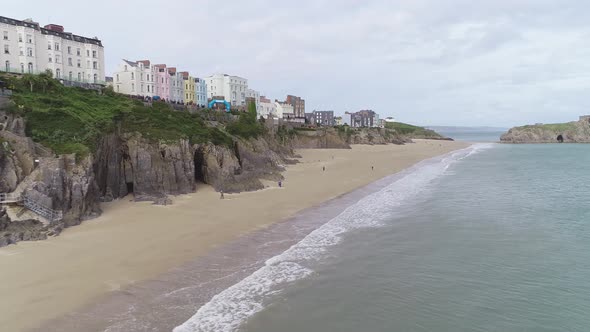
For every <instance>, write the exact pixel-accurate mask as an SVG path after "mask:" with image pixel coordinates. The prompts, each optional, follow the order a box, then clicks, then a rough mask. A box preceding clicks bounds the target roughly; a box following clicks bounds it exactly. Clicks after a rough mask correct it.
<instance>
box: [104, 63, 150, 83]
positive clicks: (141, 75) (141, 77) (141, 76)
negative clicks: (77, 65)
mask: <svg viewBox="0 0 590 332" xmlns="http://www.w3.org/2000/svg"><path fill="white" fill-rule="evenodd" d="M95 63H96V62H95ZM139 76H140V79H141V80H142V81H143V73H141V74H139Z"/></svg>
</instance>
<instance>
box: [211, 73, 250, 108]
mask: <svg viewBox="0 0 590 332" xmlns="http://www.w3.org/2000/svg"><path fill="white" fill-rule="evenodd" d="M205 81H206V82H207V93H208V97H209V98H213V97H215V96H223V97H224V98H225V100H226V101H229V102H230V103H231V105H232V106H246V92H247V90H248V80H247V79H245V78H242V77H238V76H229V75H227V74H213V75H211V76H209V77H206V78H205Z"/></svg>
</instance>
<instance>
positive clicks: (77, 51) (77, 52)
mask: <svg viewBox="0 0 590 332" xmlns="http://www.w3.org/2000/svg"><path fill="white" fill-rule="evenodd" d="M76 55H77V56H80V49H79V48H77V49H76Z"/></svg>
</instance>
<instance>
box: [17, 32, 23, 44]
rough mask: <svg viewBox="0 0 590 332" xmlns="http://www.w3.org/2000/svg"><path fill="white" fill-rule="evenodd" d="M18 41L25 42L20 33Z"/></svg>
mask: <svg viewBox="0 0 590 332" xmlns="http://www.w3.org/2000/svg"><path fill="white" fill-rule="evenodd" d="M18 41H19V43H22V42H23V35H21V34H20V33H19V34H18Z"/></svg>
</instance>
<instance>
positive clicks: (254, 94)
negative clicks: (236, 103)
mask: <svg viewBox="0 0 590 332" xmlns="http://www.w3.org/2000/svg"><path fill="white" fill-rule="evenodd" d="M246 98H252V99H254V102H255V103H256V113H258V112H259V111H260V92H258V91H256V90H252V89H247V90H246Z"/></svg>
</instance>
